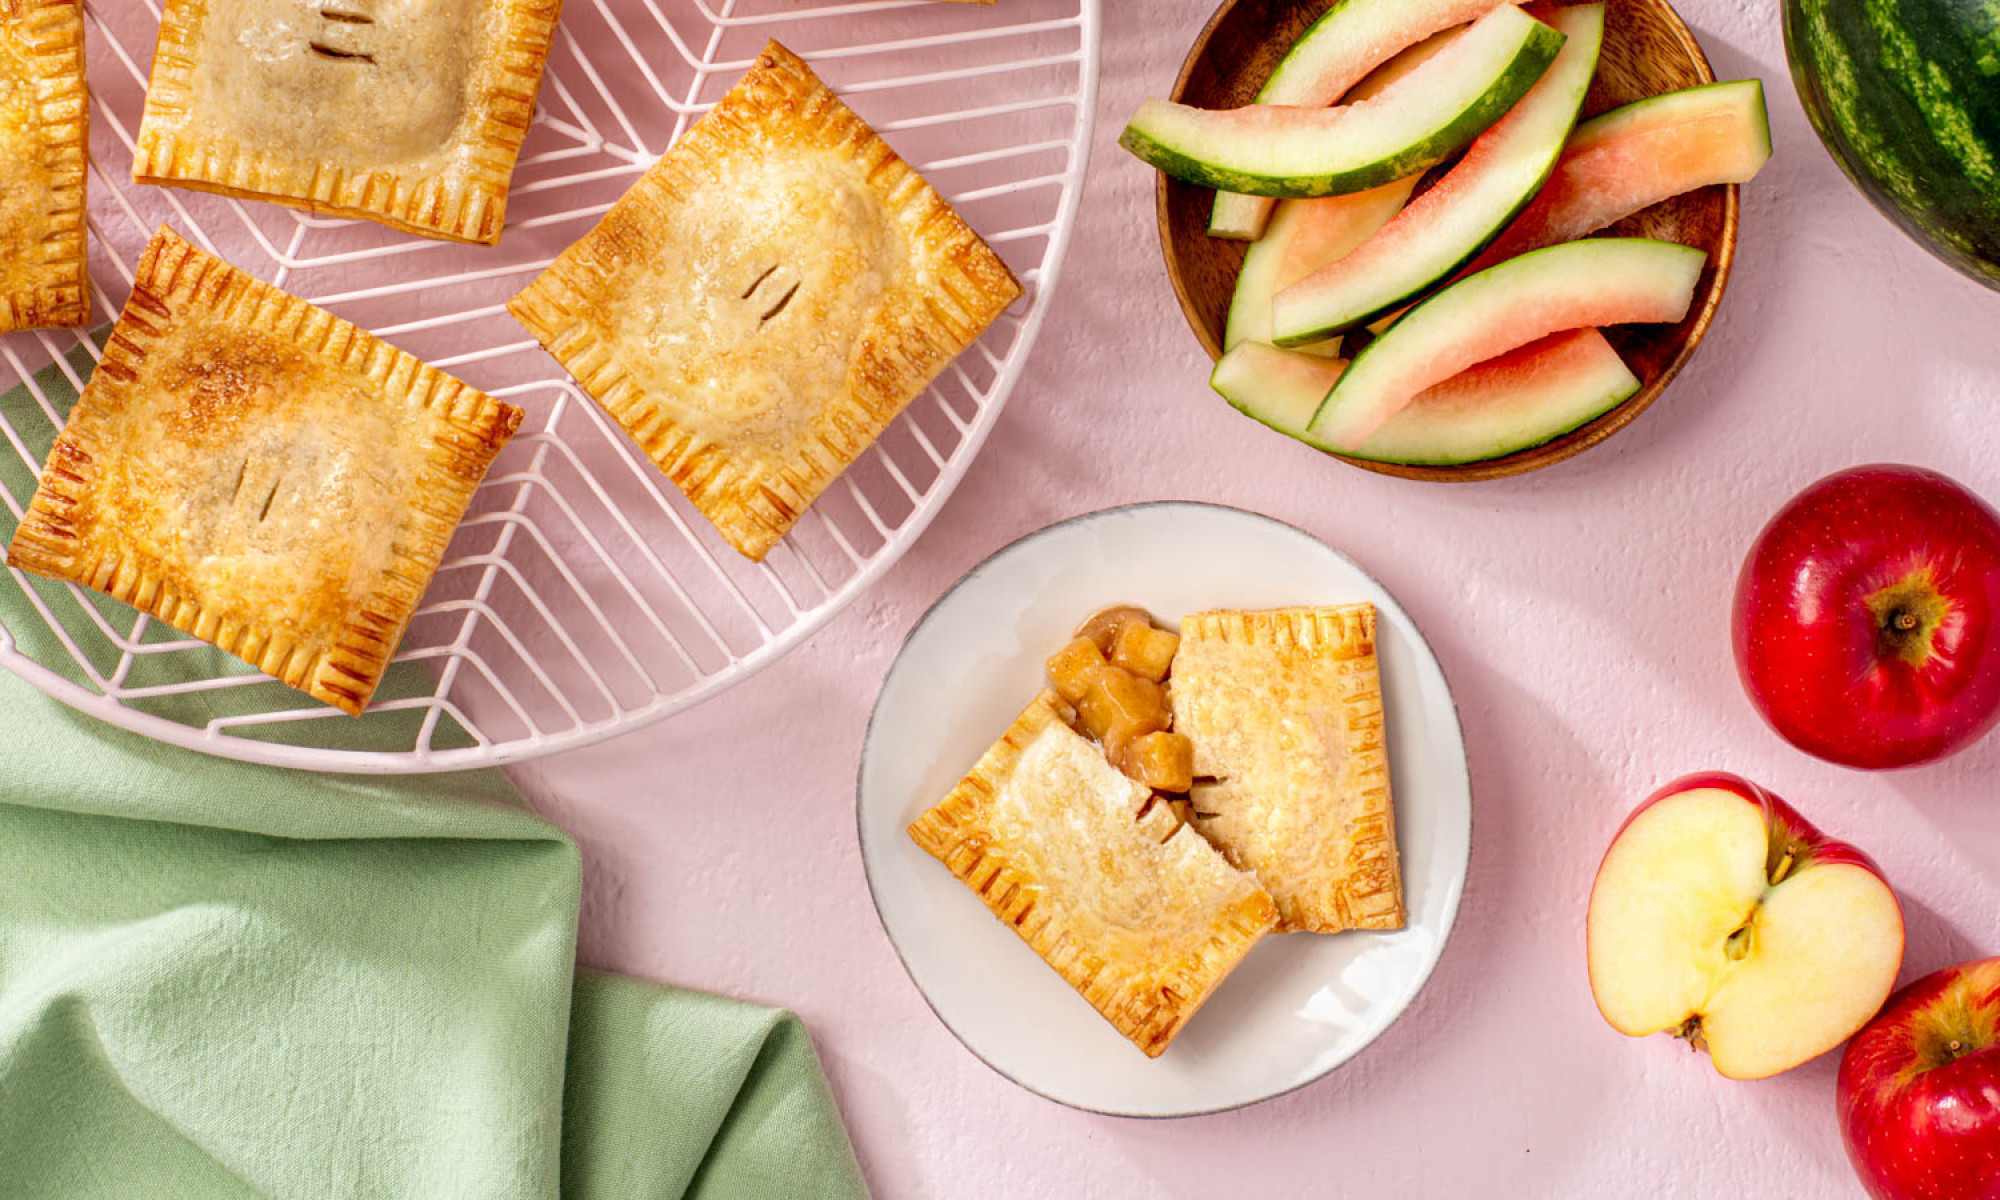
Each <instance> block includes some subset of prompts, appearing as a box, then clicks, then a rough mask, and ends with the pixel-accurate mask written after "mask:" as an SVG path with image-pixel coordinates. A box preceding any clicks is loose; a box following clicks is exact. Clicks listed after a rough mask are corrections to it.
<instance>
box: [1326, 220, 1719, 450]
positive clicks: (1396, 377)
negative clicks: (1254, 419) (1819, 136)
mask: <svg viewBox="0 0 2000 1200" xmlns="http://www.w3.org/2000/svg"><path fill="white" fill-rule="evenodd" d="M1706 259H1707V255H1706V254H1704V253H1703V252H1702V251H1699V250H1695V249H1692V248H1690V247H1687V246H1680V245H1676V244H1674V243H1672V242H1656V241H1648V240H1645V239H1639V238H1601V239H1593V240H1590V241H1583V242H1571V243H1568V244H1565V245H1561V246H1555V247H1551V248H1549V249H1545V250H1541V251H1538V252H1536V253H1534V254H1529V255H1524V256H1522V257H1520V258H1517V259H1512V260H1510V261H1508V262H1505V263H1502V264H1500V265H1499V266H1496V267H1493V268H1492V269H1490V270H1487V271H1483V272H1481V273H1479V274H1477V275H1473V276H1471V277H1469V278H1466V279H1464V280H1461V281H1459V282H1458V283H1456V284H1453V285H1452V286H1450V287H1447V288H1445V289H1444V290H1443V291H1440V292H1438V293H1437V294H1436V295H1435V296H1432V297H1431V298H1430V299H1429V300H1427V301H1425V302H1424V303H1422V304H1420V305H1418V306H1417V307H1415V308H1413V309H1411V310H1410V313H1409V315H1408V316H1406V317H1404V318H1403V319H1402V320H1401V321H1398V322H1397V323H1396V324H1395V325H1393V326H1391V327H1390V328H1389V330H1388V332H1386V333H1384V334H1383V335H1382V336H1381V337H1379V338H1377V339H1376V340H1375V341H1374V342H1373V343H1371V344H1370V345H1369V346H1368V347H1367V348H1366V349H1365V350H1364V351H1363V352H1362V353H1361V354H1360V355H1357V356H1356V358H1355V360H1354V362H1353V363H1352V364H1350V369H1349V370H1348V371H1347V372H1346V373H1345V374H1344V375H1342V377H1341V380H1340V383H1339V385H1338V386H1336V387H1335V388H1334V390H1333V392H1332V393H1331V394H1329V395H1328V396H1327V399H1326V402H1325V403H1324V404H1322V405H1321V406H1320V411H1319V413H1318V415H1317V416H1315V417H1314V418H1313V423H1312V431H1313V433H1314V435H1315V436H1317V437H1319V438H1321V439H1324V440H1325V441H1326V442H1327V443H1328V444H1330V445H1331V446H1333V447H1334V448H1335V449H1338V450H1343V451H1351V450H1355V449H1358V448H1359V447H1360V446H1361V445H1362V444H1363V443H1365V442H1366V441H1367V440H1368V438H1369V436H1370V435H1371V434H1373V433H1374V432H1375V431H1376V430H1377V429H1380V428H1381V427H1382V425H1383V424H1384V423H1385V422H1387V421H1388V420H1389V419H1390V418H1391V417H1393V416H1395V415H1396V414H1397V413H1398V412H1401V411H1402V410H1403V409H1404V408H1405V407H1407V406H1408V405H1409V403H1410V402H1411V401H1412V400H1413V399H1414V398H1415V397H1416V396H1417V395H1418V393H1420V392H1422V391H1424V390H1425V389H1426V388H1429V387H1431V386H1432V385H1434V384H1437V383H1441V382H1443V381H1444V380H1446V379H1449V378H1451V377H1452V376H1453V375H1456V374H1458V373H1459V372H1460V371H1463V370H1465V369H1466V368H1467V367H1470V366H1472V365H1473V364H1474V363H1480V362H1485V361H1486V360H1487V359H1490V358H1497V357H1499V356H1500V355H1503V354H1505V353H1507V352H1508V351H1510V350H1513V349H1515V348H1517V347H1520V346H1524V345H1527V344H1528V343H1530V342H1534V341H1538V340H1540V339H1541V338H1544V337H1547V336H1548V335H1549V334H1551V333H1558V332H1561V331H1562V330H1566V329H1580V328H1583V327H1585V326H1592V325H1626V324H1651V323H1671V322H1677V321H1679V320H1680V319H1681V318H1682V317H1685V316H1686V315H1687V310H1688V307H1689V306H1690V305H1691V304H1692V303H1693V300H1694V289H1695V284H1696V283H1697V282H1698V281H1699V280H1700V277H1701V268H1702V264H1703V262H1704V261H1706Z"/></svg>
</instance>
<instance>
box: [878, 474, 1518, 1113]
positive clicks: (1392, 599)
mask: <svg viewBox="0 0 2000 1200" xmlns="http://www.w3.org/2000/svg"><path fill="white" fill-rule="evenodd" d="M1164 508H1194V509H1206V510H1209V511H1211V512H1221V513H1225V514H1228V515H1230V516H1234V517H1249V518H1252V519H1254V520H1257V521H1262V522H1264V523H1266V524H1269V525H1275V526H1277V527H1278V528H1280V529H1282V530H1285V531H1286V532H1289V533H1292V534H1296V535H1298V536H1300V537H1303V538H1305V539H1307V540H1308V541H1310V542H1312V543H1313V544H1314V545H1316V546H1318V547H1319V548H1320V549H1321V550H1323V551H1325V552H1326V553H1327V554H1330V555H1332V556H1333V557H1334V558H1335V559H1338V560H1339V561H1340V562H1342V563H1344V564H1346V565H1347V566H1348V567H1349V568H1351V569H1352V570H1354V571H1355V572H1357V573H1358V574H1360V575H1361V576H1362V577H1363V578H1364V579H1367V580H1368V581H1369V582H1370V583H1373V584H1374V585H1375V586H1376V587H1377V588H1378V589H1380V590H1381V592H1382V594H1383V596H1384V597H1386V598H1387V600H1388V604H1387V606H1386V607H1388V608H1389V609H1390V611H1391V612H1392V613H1393V614H1394V615H1396V616H1399V617H1401V618H1402V620H1403V624H1404V625H1405V626H1406V627H1407V628H1408V629H1409V631H1410V633H1411V635H1412V636H1413V637H1414V638H1415V641H1416V646H1417V649H1418V650H1420V651H1421V652H1422V653H1423V654H1424V655H1425V656H1426V657H1428V658H1429V659H1430V661H1431V664H1432V665H1433V666H1435V667H1436V668H1437V672H1438V677H1439V678H1440V679H1441V680H1443V682H1444V693H1445V700H1446V702H1447V706H1448V707H1449V709H1450V711H1451V727H1452V729H1453V731H1454V732H1455V733H1456V734H1457V736H1458V743H1459V751H1460V758H1461V762H1462V764H1463V770H1464V774H1465V797H1466V813H1465V864H1464V866H1463V867H1461V868H1460V869H1459V870H1458V872H1457V873H1456V875H1455V876H1454V878H1453V879H1452V880H1451V886H1450V887H1449V888H1447V889H1446V896H1445V900H1444V912H1443V915H1442V928H1441V929H1440V931H1439V936H1438V941H1437V949H1436V952H1435V953H1433V954H1432V955H1431V957H1430V961H1429V962H1427V963H1425V964H1424V966H1423V969H1422V971H1421V972H1420V973H1419V974H1418V976H1417V978H1416V982H1415V985H1414V986H1413V987H1412V988H1411V989H1410V992H1409V995H1408V996H1406V997H1404V999H1403V1001H1402V1003H1401V1004H1400V1005H1399V1006H1398V1007H1397V1009H1396V1011H1395V1012H1394V1013H1393V1014H1391V1015H1390V1017H1389V1019H1388V1020H1387V1021H1385V1022H1383V1024H1382V1026H1381V1028H1379V1029H1377V1030H1375V1031H1374V1032H1373V1033H1371V1034H1370V1035H1369V1036H1368V1037H1367V1038H1366V1039H1365V1040H1363V1041H1362V1042H1360V1043H1359V1044H1358V1045H1356V1046H1355V1047H1354V1048H1353V1049H1352V1050H1351V1051H1349V1052H1348V1053H1347V1054H1346V1055H1344V1056H1343V1057H1341V1058H1340V1060H1339V1061H1337V1062H1334V1063H1331V1064H1329V1065H1328V1066H1327V1067H1325V1068H1324V1069H1323V1070H1321V1071H1319V1072H1318V1073H1317V1074H1314V1075H1312V1076H1311V1077H1309V1078H1306V1079H1301V1080H1299V1081H1297V1082H1296V1083H1292V1084H1290V1085H1289V1086H1286V1087H1283V1088H1280V1089H1279V1090H1277V1091H1274V1092H1270V1093H1267V1094H1266V1095H1262V1096H1258V1097H1255V1098H1253V1099H1249V1100H1239V1101H1236V1102H1234V1103H1229V1104H1220V1105H1215V1106H1213V1107H1208V1108H1191V1109H1186V1110H1184V1111H1177V1112H1120V1111H1118V1110H1116V1109H1108V1108H1095V1107H1092V1106H1091V1105H1088V1104H1079V1103H1077V1102H1075V1101H1071V1100H1065V1099H1063V1098H1062V1097H1060V1096H1053V1095H1050V1094H1049V1093H1048V1092H1046V1091H1043V1090H1042V1089H1041V1088H1038V1087H1036V1086H1034V1085H1033V1084H1030V1083H1027V1082H1025V1081H1023V1080H1021V1079H1018V1078H1016V1077H1015V1076H1014V1075H1012V1074H1009V1073H1008V1072H1007V1071H1005V1070H1003V1069H1002V1068H1001V1067H1000V1066H999V1065H997V1064H996V1063H994V1062H993V1061H992V1060H991V1059H989V1058H987V1057H986V1055H984V1054H982V1053H980V1051H979V1050H978V1048H977V1047H975V1046H974V1045H973V1044H972V1043H971V1042H970V1041H968V1040H966V1036H965V1034H963V1033H961V1032H960V1031H959V1029H958V1027H957V1026H956V1025H954V1024H952V1023H951V1021H950V1020H949V1019H948V1018H947V1017H946V1016H945V1015H944V1014H943V1013H942V1012H940V1011H938V1007H937V1004H936V1002H935V1001H933V1000H932V999H931V995H930V993H929V992H928V991H926V990H924V986H923V984H921V983H919V982H918V981H917V975H916V972H915V971H913V970H911V968H910V959H909V955H908V954H906V953H905V952H904V950H903V945H902V943H901V942H899V941H897V940H896V935H895V933H894V932H892V931H891V930H890V928H889V920H888V917H887V916H886V915H885V914H884V913H883V911H882V900H881V897H880V895H879V894H878V893H877V891H876V888H875V871H874V869H873V867H872V865H871V863H872V857H871V855H870V853H869V845H870V839H869V836H868V827H867V823H866V821H865V820H864V819H863V815H862V809H863V799H862V798H863V795H864V790H863V786H864V783H865V781H866V779H867V776H868V763H869V756H870V751H871V750H872V748H873V747H874V745H875V731H876V727H877V721H878V719H879V718H880V716H881V713H882V698H883V696H884V695H886V694H887V693H888V690H889V684H890V681H891V680H893V679H894V678H895V676H896V672H897V671H898V669H899V668H901V667H902V665H903V660H904V657H905V656H906V655H907V654H908V652H909V648H910V643H911V642H912V641H914V640H915V639H916V636H917V634H918V633H920V632H922V631H923V629H924V627H925V626H926V625H928V624H929V623H930V622H931V620H932V619H933V618H934V617H935V616H936V615H937V612H938V610H939V609H940V608H942V607H943V606H944V605H945V604H946V603H947V602H948V601H950V600H951V599H952V597H954V596H956V595H957V594H958V592H959V590H960V589H961V588H963V587H965V585H966V584H968V583H970V582H971V581H972V580H973V579H974V578H975V577H977V576H978V575H979V574H980V573H982V572H983V571H985V570H986V569H987V568H988V567H989V566H991V565H992V564H993V563H994V561H996V560H997V559H999V558H1000V557H1001V556H1003V555H1006V554H1009V553H1011V552H1013V551H1015V550H1016V549H1019V548H1022V547H1025V546H1027V545H1028V544H1029V543H1031V542H1035V541H1039V540H1040V539H1042V538H1043V537H1045V536H1047V535H1049V534H1053V533H1056V532H1058V531H1061V530H1064V529H1067V528H1069V527H1070V526H1073V525H1080V524H1084V523H1086V522H1090V521H1096V520H1101V519H1103V518H1106V517H1110V516H1114V515H1117V514H1121V513H1132V512H1139V511H1143V510H1148V509H1164ZM854 776H855V778H854V826H855V829H854V832H855V848H856V850H857V851H858V852H859V855H860V858H861V874H862V879H863V881H864V882H865V883H866V884H867V885H868V903H869V906H870V907H871V908H873V909H874V911H875V922H876V924H877V925H878V926H880V927H881V930H882V936H883V937H884V938H885V939H886V940H887V941H888V943H889V948H890V950H892V951H894V952H895V955H896V961H897V963H898V964H899V965H900V966H901V967H902V968H903V974H904V975H905V976H906V977H907V979H908V980H909V983H910V986H911V987H912V988H914V989H915V990H916V993H917V995H918V997H919V998H921V999H922V1000H923V1002H924V1007H925V1008H928V1009H929V1010H930V1012H931V1015H932V1016H933V1017H935V1018H937V1021H938V1024H940V1025H942V1026H944V1028H945V1030H946V1031H947V1032H949V1033H950V1034H951V1036H952V1037H953V1038H954V1039H955V1040H957V1042H958V1044H959V1045H960V1046H962V1047H963V1048H964V1049H965V1051H966V1052H967V1053H968V1054H970V1055H972V1057H973V1058H974V1059H975V1060H977V1061H978V1062H979V1063H981V1064H982V1065H984V1066H985V1067H986V1069H987V1070H989V1071H992V1072H993V1073H994V1074H995V1075H998V1076H1000V1078H1002V1079H1005V1080H1006V1081H1007V1082H1009V1083H1011V1084H1013V1085H1014V1086H1015V1087H1018V1088H1020V1089H1021V1090H1022V1091H1025V1092H1028V1093H1030V1094H1032V1095H1035V1096H1039V1097H1040V1098H1042V1099H1043V1100H1047V1101H1048V1102H1050V1103H1051V1104H1059V1105H1061V1106H1063V1107H1064V1108H1068V1109H1073V1110H1075V1111H1077V1112H1084V1113H1090V1114H1092V1115H1094V1116H1102V1117H1115V1118H1119V1119H1121V1120H1129V1121H1177V1120H1182V1119H1185V1118H1188V1117H1206V1116H1214V1115H1216V1114H1218V1113H1226V1112H1235V1111H1237V1110H1239V1109H1245V1108H1250V1107H1252V1106H1255V1105H1258V1104H1265V1103H1268V1102H1270V1101H1272V1100H1277V1099H1280V1098H1281V1097H1284V1096H1289V1095H1291V1094H1293V1093H1294V1092H1298V1091H1301V1090H1303V1089H1305V1088H1308V1087H1311V1086H1312V1085H1313V1084H1316V1083H1319V1082H1321V1081H1322V1080H1324V1079H1326V1078H1327V1076H1329V1075H1332V1074H1333V1073H1334V1072H1336V1071H1338V1070H1340V1068H1342V1067H1344V1066H1346V1065H1347V1064H1348V1063H1350V1062H1352V1061H1354V1060H1355V1059H1356V1058H1357V1057H1359V1056H1360V1055H1361V1054H1362V1053H1363V1052H1365V1051H1366V1050H1367V1049H1368V1048H1369V1047H1370V1046H1373V1045H1374V1044H1375V1043H1376V1042H1377V1041H1378V1040H1380V1038H1381V1037H1382V1035H1383V1034H1385V1033H1387V1032H1389V1029H1390V1028H1391V1027H1392V1026H1394V1025H1395V1024H1396V1022H1398V1021H1400V1020H1402V1019H1403V1016H1404V1014H1406V1013H1407V1012H1409V1010H1410V1007H1411V1006H1412V1005H1414V1004H1415V1003H1416V1001H1417V997H1418V996H1420V995H1422V994H1423V991H1424V989H1425V988H1426V987H1429V986H1430V982H1431V979H1432V977H1433V976H1434V975H1436V973H1437V968H1438V964H1440V963H1442V962H1443V961H1444V956H1445V954H1446V953H1447V952H1448V951H1449V950H1450V949H1451V940H1452V935H1453V934H1454V933H1456V932H1457V930H1458V914H1459V910H1460V908H1461V907H1462V906H1463V903H1464V900H1465V889H1466V885H1467V883H1469V882H1470V880H1471V876H1472V854H1473V844H1474V843H1473V837H1474V833H1475V831H1476V829H1477V825H1478V804H1477V796H1476V794H1475V790H1474V786H1473V776H1472V760H1471V755H1470V754H1469V753H1467V752H1466V750H1465V718H1464V715H1463V714H1462V713H1461V712H1460V711H1459V706H1458V695H1457V693H1456V692H1454V691H1453V690H1452V686H1451V676H1450V675H1449V674H1447V673H1446V671H1445V669H1444V663H1443V661H1442V660H1440V659H1439V658H1438V656H1437V651H1436V650H1435V649H1433V648H1432V646H1431V644H1430V639H1429V638H1426V637H1425V636H1424V633H1423V630H1422V628H1420V627H1419V626H1418V625H1417V622H1416V619H1415V618H1414V617H1412V616H1410V613H1409V610H1408V609H1406V608H1404V607H1403V603H1402V601H1401V600H1399V599H1397V598H1396V594H1395V593H1394V592H1392V591H1390V590H1389V588H1388V587H1387V586H1386V585H1385V584H1383V583H1382V581H1381V580H1379V579H1377V578H1376V577H1375V576H1374V574H1373V573H1372V572H1370V571H1368V570H1366V569H1365V568H1363V567H1362V566H1361V564H1360V563H1358V562H1356V561H1355V560H1354V559H1353V558H1352V557H1350V556H1349V555H1347V554H1346V553H1345V552H1343V551H1341V550H1338V549H1335V548H1334V547H1333V546H1330V545H1328V544H1327V543H1326V541H1325V540H1324V539H1322V538H1320V537H1318V536H1317V535H1315V534H1313V533H1311V532H1309V531H1307V530H1304V529H1301V528H1299V527H1298V526H1297V525H1294V524H1292V523H1291V522H1290V521H1286V520H1282V519H1280V518H1278V517H1273V516H1270V515H1269V514H1267V513H1261V512H1256V511H1253V510H1251V509H1247V508H1239V507H1237V506H1235V505H1232V504H1220V503H1216V502H1214V501H1208V500H1143V501H1137V502H1134V503H1130V504H1117V505H1112V506H1110V507H1108V508H1099V509H1093V510H1091V511H1088V512H1082V513H1077V514H1074V515H1072V516H1068V517H1064V518H1062V519H1061V520H1057V521H1052V522H1050V523H1049V524H1047V525H1043V526H1041V527H1039V528H1037V529H1032V530H1029V531H1028V532H1027V533H1024V534H1021V535H1020V536H1019V537H1016V538H1014V539H1013V540H1011V541H1009V542H1006V543H1005V544H1003V545H1001V546H1000V547H998V548H997V549H995V550H993V551H991V552H990V553H988V554H986V555H985V556H984V557H982V558H981V559H980V560H979V561H978V562H976V563H974V564H973V565H972V566H971V567H969V568H967V569H966V571H965V572H964V574H962V575H960V576H959V577H958V578H957V579H955V580H953V581H952V582H951V583H950V584H949V585H948V586H947V587H946V588H945V589H944V590H943V591H942V592H939V593H938V595H937V598H936V599H934V600H932V601H931V602H930V604H928V605H926V606H925V608H924V611H923V613H922V614H921V615H919V616H918V617H917V619H916V620H915V621H913V622H911V624H910V627H909V629H908V630H907V631H906V632H905V633H904V634H903V638H902V642H901V644H899V645H898V646H897V647H896V654H895V656H894V657H893V658H892V659H890V661H889V668H888V670H887V671H885V672H883V674H882V682H881V684H880V685H879V686H878V687H877V688H876V690H875V702H874V703H873V704H871V705H870V706H869V709H868V723H867V725H866V727H865V728H864V729H863V730H862V734H861V752H860V754H859V756H858V758H857V761H856V764H855V769H854Z"/></svg>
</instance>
